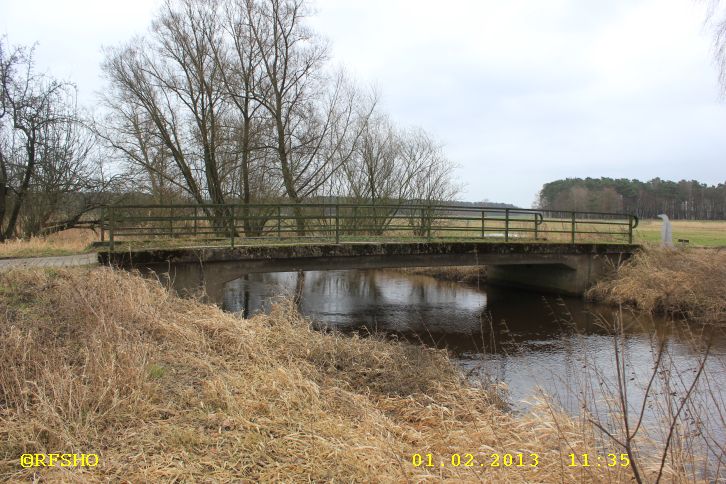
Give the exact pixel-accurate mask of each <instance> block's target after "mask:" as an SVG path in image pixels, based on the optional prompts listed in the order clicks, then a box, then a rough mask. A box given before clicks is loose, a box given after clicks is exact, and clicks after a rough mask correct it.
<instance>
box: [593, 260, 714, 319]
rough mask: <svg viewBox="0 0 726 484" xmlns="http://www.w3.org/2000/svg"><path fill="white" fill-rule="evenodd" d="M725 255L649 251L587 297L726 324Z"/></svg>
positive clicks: (599, 285) (619, 268)
mask: <svg viewBox="0 0 726 484" xmlns="http://www.w3.org/2000/svg"><path fill="white" fill-rule="evenodd" d="M725 288H726V250H719V249H696V248H690V249H674V250H668V249H660V248H654V247H648V248H646V249H645V250H643V251H641V252H639V253H638V254H636V255H635V256H634V257H633V258H632V259H631V260H629V261H627V262H626V263H624V264H622V265H621V266H620V267H618V268H616V270H615V271H614V272H613V274H612V275H611V277H609V278H608V279H606V280H603V281H601V282H600V283H598V284H597V285H596V286H595V287H593V288H592V289H591V290H590V291H589V292H588V297H589V298H590V299H592V300H596V301H603V302H606V303H610V304H624V305H629V306H633V307H636V308H638V309H641V310H644V311H649V312H658V313H665V314H674V315H678V316H685V317H686V318H688V319H691V320H698V321H703V322H714V323H725V322H726V289H725Z"/></svg>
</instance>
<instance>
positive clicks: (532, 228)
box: [101, 203, 638, 250]
mask: <svg viewBox="0 0 726 484" xmlns="http://www.w3.org/2000/svg"><path fill="white" fill-rule="evenodd" d="M637 224H638V219H637V217H635V216H634V215H630V214H619V213H602V212H567V211H543V210H535V209H520V208H500V207H485V206H483V207H468V206H467V207H462V206H457V205H426V204H370V203H369V204H344V203H339V204H336V203H303V204H293V203H281V204H249V205H241V204H225V205H213V204H205V205H110V206H107V207H104V209H103V214H102V224H101V225H102V240H105V238H106V237H108V243H109V245H110V248H111V249H112V250H113V249H114V247H115V245H116V244H118V243H120V242H124V243H131V242H133V243H151V244H156V246H164V245H165V244H170V245H186V246H188V245H209V244H210V243H214V244H230V245H231V246H232V247H234V246H235V244H240V243H245V244H247V243H265V242H269V241H277V242H289V243H293V242H304V241H306V240H318V241H335V242H336V243H340V242H342V241H345V242H355V241H380V240H403V239H408V240H411V239H414V240H433V239H467V240H470V239H479V240H487V241H495V242H496V241H503V242H515V241H521V242H531V241H538V242H569V243H573V244H574V243H577V242H599V243H623V242H627V243H631V244H632V242H633V229H634V228H635V227H636V226H637Z"/></svg>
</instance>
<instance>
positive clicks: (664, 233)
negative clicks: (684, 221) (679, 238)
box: [658, 213, 673, 247]
mask: <svg viewBox="0 0 726 484" xmlns="http://www.w3.org/2000/svg"><path fill="white" fill-rule="evenodd" d="M658 217H660V218H661V219H662V220H663V226H662V227H661V229H660V246H661V247H673V231H672V230H671V221H670V220H668V215H666V214H664V213H662V214H660V215H658Z"/></svg>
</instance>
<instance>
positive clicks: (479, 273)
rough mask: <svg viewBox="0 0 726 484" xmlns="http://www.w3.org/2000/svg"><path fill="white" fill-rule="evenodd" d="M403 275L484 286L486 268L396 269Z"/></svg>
mask: <svg viewBox="0 0 726 484" xmlns="http://www.w3.org/2000/svg"><path fill="white" fill-rule="evenodd" d="M396 271H397V272H402V273H404V274H417V275H423V276H431V277H433V278H434V279H439V280H442V281H453V282H461V283H463V284H473V285H477V284H484V283H485V282H486V278H487V268H486V266H462V267H459V266H456V267H402V268H400V269H396Z"/></svg>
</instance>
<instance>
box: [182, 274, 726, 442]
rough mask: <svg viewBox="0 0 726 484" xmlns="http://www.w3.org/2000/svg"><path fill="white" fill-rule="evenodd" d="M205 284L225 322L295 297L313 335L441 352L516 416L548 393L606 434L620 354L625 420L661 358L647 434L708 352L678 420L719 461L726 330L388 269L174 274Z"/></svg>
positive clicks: (725, 407)
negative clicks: (499, 389)
mask: <svg viewBox="0 0 726 484" xmlns="http://www.w3.org/2000/svg"><path fill="white" fill-rule="evenodd" d="M201 280H204V281H206V289H207V293H208V295H209V297H210V298H211V299H212V300H214V301H215V302H217V303H218V304H221V305H222V306H223V308H224V309H226V310H228V311H232V312H239V313H242V314H244V315H245V316H251V315H254V314H255V313H257V312H259V311H264V310H266V308H268V307H269V305H270V304H271V301H274V299H275V298H276V297H280V296H284V295H288V296H292V297H295V296H296V295H297V298H298V304H299V307H300V310H301V311H302V312H303V313H304V314H305V315H307V316H309V317H310V318H311V319H312V320H314V321H315V324H316V325H318V326H319V327H333V328H337V329H339V330H342V331H345V332H358V333H362V334H371V333H380V332H383V333H385V334H387V335H391V336H392V337H396V338H398V339H405V340H408V341H411V342H413V343H416V344H425V345H430V346H434V347H437V348H445V349H447V350H448V351H449V352H450V355H451V356H452V358H453V359H454V361H455V362H456V363H457V364H458V365H459V366H460V367H461V368H462V369H463V370H464V371H465V373H466V374H467V375H468V378H470V379H471V380H474V381H482V382H485V383H487V384H491V383H497V384H504V385H505V386H506V388H507V390H506V393H505V395H506V398H507V400H508V402H509V403H510V405H511V407H512V409H513V410H514V411H526V410H528V409H529V408H531V403H532V401H533V399H535V398H537V397H538V396H540V395H542V394H543V393H544V394H546V395H548V396H549V397H550V398H551V399H552V400H554V402H555V403H556V404H557V405H559V406H561V407H562V408H564V409H565V410H566V411H567V412H569V413H571V414H573V415H580V414H581V410H582V407H583V405H584V406H585V407H586V408H587V409H588V410H589V411H590V412H591V413H592V414H593V415H595V417H596V418H597V419H598V420H599V421H601V422H603V423H605V424H608V422H609V423H610V424H612V425H616V424H615V423H613V421H611V411H612V410H613V409H614V405H613V403H612V397H613V396H615V395H616V394H617V385H616V383H615V382H616V381H617V378H616V376H617V370H616V369H617V368H618V367H617V365H616V364H615V349H616V348H615V345H616V344H617V349H618V351H619V352H620V353H621V354H622V355H624V358H623V360H622V361H623V366H622V367H621V368H622V370H623V372H624V374H625V378H624V379H625V381H626V382H627V385H628V387H627V388H628V396H629V399H630V404H629V407H631V412H632V413H635V412H639V411H640V410H641V402H642V400H643V395H644V393H645V388H646V387H647V384H648V382H649V381H650V377H651V375H652V373H653V368H654V362H655V360H656V355H657V354H658V349H659V347H660V345H663V347H664V348H666V350H667V351H666V352H665V353H664V356H663V357H662V359H661V365H660V370H659V372H658V374H657V378H655V379H654V383H653V385H652V388H651V394H650V395H651V399H650V404H649V406H648V407H647V408H646V411H645V414H646V415H645V420H646V423H651V424H655V423H657V422H658V420H659V419H660V418H662V417H663V415H664V414H667V413H668V412H669V411H670V412H672V411H673V410H672V409H673V408H677V406H678V402H679V398H680V396H681V395H683V394H685V392H686V390H687V389H688V387H689V386H690V383H691V382H692V381H693V379H694V377H695V376H696V375H698V371H699V364H700V361H701V359H702V356H703V354H704V351H705V349H704V344H705V343H710V345H711V346H710V354H709V357H708V359H707V362H706V365H705V368H704V371H703V372H702V374H701V375H700V380H699V381H700V383H699V384H698V386H697V387H696V388H695V389H694V391H693V396H692V404H689V405H688V408H685V409H684V410H683V415H684V416H686V417H687V418H690V419H691V420H692V421H693V423H694V426H695V427H697V428H698V429H699V430H698V431H699V432H701V433H702V434H703V435H702V436H707V437H708V439H710V440H711V441H712V442H713V443H712V445H713V446H715V448H713V449H710V450H709V451H710V452H711V453H714V454H718V453H719V450H718V447H719V445H721V446H723V444H724V443H726V432H725V431H724V428H725V427H726V424H725V423H724V417H726V337H724V334H723V332H721V331H714V330H711V329H709V328H702V327H698V326H695V325H692V324H690V325H689V324H685V323H678V324H674V323H672V322H668V321H666V320H665V319H658V318H656V319H653V318H650V317H644V316H642V315H639V316H636V315H633V314H630V313H628V312H623V313H619V312H618V311H617V310H616V309H614V308H612V307H607V306H600V305H594V304H586V303H584V302H583V301H582V300H581V299H577V298H569V299H561V298H557V297H553V296H546V295H542V294H537V293H532V292H525V291H519V290H511V289H501V288H493V287H476V286H473V287H472V286H468V285H463V284H459V283H455V282H446V281H439V280H436V279H434V278H432V277H429V276H421V275H410V274H404V273H401V272H397V271H387V270H369V271H365V270H352V271H326V272H307V273H271V274H249V275H244V276H241V277H239V274H236V273H234V272H233V271H232V270H231V269H227V268H225V267H224V266H207V267H206V268H205V269H204V273H203V274H202V273H201V272H200V271H199V270H198V269H194V268H191V269H184V268H178V269H177V271H176V276H175V285H176V286H177V287H178V288H180V289H182V290H189V289H190V288H193V287H195V286H196V285H198V284H199V283H200V281H201ZM225 281H228V282H225ZM616 320H620V321H622V324H623V327H624V334H625V337H624V338H623V339H621V340H616V339H615V338H614V337H613V336H612V335H611V334H612V331H611V329H610V328H611V325H612V324H613V323H612V322H613V321H616ZM669 408H670V409H671V410H669ZM615 413H617V412H615ZM686 414H687V415H686ZM653 428H655V429H656V430H657V429H659V428H662V425H661V426H659V425H653ZM653 437H654V438H656V439H657V438H659V436H658V435H653Z"/></svg>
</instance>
